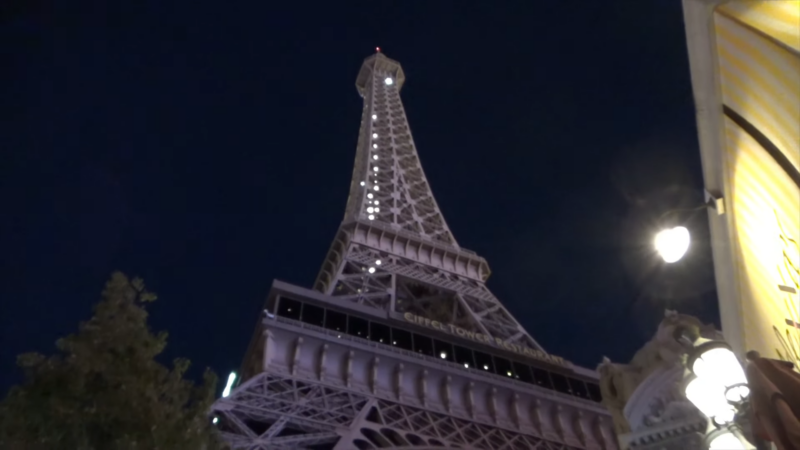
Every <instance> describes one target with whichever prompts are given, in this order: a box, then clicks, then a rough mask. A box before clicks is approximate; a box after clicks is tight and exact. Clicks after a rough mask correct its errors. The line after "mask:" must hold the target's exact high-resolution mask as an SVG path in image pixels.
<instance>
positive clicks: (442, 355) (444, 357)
mask: <svg viewBox="0 0 800 450" xmlns="http://www.w3.org/2000/svg"><path fill="white" fill-rule="evenodd" d="M439 356H440V357H441V358H442V359H447V353H445V352H442V353H439Z"/></svg>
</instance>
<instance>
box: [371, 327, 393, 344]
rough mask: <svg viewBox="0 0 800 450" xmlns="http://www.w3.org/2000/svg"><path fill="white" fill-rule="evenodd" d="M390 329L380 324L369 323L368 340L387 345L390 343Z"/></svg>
mask: <svg viewBox="0 0 800 450" xmlns="http://www.w3.org/2000/svg"><path fill="white" fill-rule="evenodd" d="M391 330H392V329H391V328H389V327H388V326H386V325H383V324H381V323H375V322H370V323H369V340H370V341H373V342H377V343H379V344H387V345H389V344H390V343H391V342H392V331H391Z"/></svg>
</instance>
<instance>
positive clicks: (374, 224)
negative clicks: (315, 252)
mask: <svg viewBox="0 0 800 450" xmlns="http://www.w3.org/2000/svg"><path fill="white" fill-rule="evenodd" d="M404 83H405V73H404V72H403V68H402V66H401V65H400V63H398V62H397V61H395V60H393V59H390V58H388V57H386V55H384V54H383V53H380V52H376V53H375V54H373V55H371V56H369V57H368V58H366V59H365V60H364V63H363V64H362V65H361V70H360V71H359V72H358V76H357V78H356V89H357V90H358V92H359V94H360V95H361V97H362V98H363V99H364V108H363V110H362V115H361V129H360V132H359V137H358V144H357V149H356V160H355V166H354V169H353V178H352V181H351V183H350V195H349V198H348V201H347V207H346V208H345V216H344V220H343V221H342V225H341V226H340V228H339V232H338V233H337V236H336V239H335V240H334V243H333V245H332V246H331V249H330V251H329V253H328V256H327V258H326V260H325V262H324V264H323V267H322V270H321V271H320V274H319V276H318V277H317V281H316V283H315V286H314V288H315V289H316V290H318V291H321V292H323V293H326V294H329V295H333V296H336V297H339V298H340V299H341V300H342V301H349V302H356V303H359V304H362V305H365V306H368V307H372V308H375V309H378V310H379V311H381V312H382V313H384V314H387V315H389V316H392V315H395V314H399V315H400V316H402V315H403V314H404V313H406V312H410V313H412V314H418V315H422V316H424V317H429V318H431V319H432V320H436V321H439V322H442V323H448V324H453V325H455V326H458V327H461V328H464V329H468V330H473V331H474V332H479V333H482V334H485V335H487V336H491V337H492V339H499V340H501V341H502V342H509V343H513V344H518V345H521V346H524V347H530V348H535V349H538V350H541V347H540V346H539V345H538V344H537V343H536V341H535V340H534V339H533V338H532V337H530V335H529V334H528V333H527V332H526V331H525V330H524V329H523V328H522V327H521V326H520V325H519V323H517V321H516V320H515V319H514V318H513V317H512V316H511V314H510V313H509V312H508V311H507V310H506V309H505V308H504V307H503V305H502V304H501V303H500V302H499V301H498V300H497V298H495V297H494V295H492V293H491V292H490V291H489V290H488V289H487V288H486V286H485V284H484V282H485V281H486V279H487V278H488V276H489V273H490V271H489V266H488V264H487V263H486V260H485V259H483V258H481V257H480V256H478V255H477V254H475V253H474V252H471V251H469V250H465V249H463V248H461V247H460V246H459V245H458V243H457V242H456V239H455V237H454V236H453V234H452V232H451V231H450V228H449V227H448V226H447V222H446V221H445V219H444V216H443V215H442V212H441V211H440V209H439V206H438V204H437V203H436V200H435V198H434V196H433V192H432V191H431V188H430V184H429V183H428V180H427V178H426V177H425V173H424V171H423V170H422V165H421V164H420V160H419V155H418V154H417V148H416V146H415V144H414V139H413V138H412V136H411V130H410V128H409V126H408V119H407V118H406V113H405V110H404V108H403V103H402V101H401V100H400V90H401V89H402V87H403V85H404Z"/></svg>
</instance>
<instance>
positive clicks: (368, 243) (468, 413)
mask: <svg viewBox="0 0 800 450" xmlns="http://www.w3.org/2000/svg"><path fill="white" fill-rule="evenodd" d="M404 82H405V75H404V73H403V69H402V67H401V66H400V64H399V63H397V62H396V61H394V60H391V59H389V58H387V57H386V56H384V55H383V54H381V53H380V52H378V53H376V54H374V55H372V56H370V57H369V58H367V59H366V60H365V61H364V63H363V65H362V67H361V70H360V72H359V74H358V77H357V80H356V88H357V89H358V92H359V94H360V95H361V96H362V98H363V99H364V108H363V111H362V114H361V130H360V133H359V138H358V146H357V151H356V161H355V168H354V171H353V178H352V182H351V186H350V196H349V199H348V201H347V206H346V209H345V217H344V220H343V222H342V224H341V226H340V228H339V231H338V234H337V236H336V239H335V240H334V243H333V245H332V246H331V248H330V251H329V252H328V255H327V258H326V259H325V261H324V263H323V266H322V270H321V271H320V274H319V276H318V278H317V281H316V283H315V285H314V289H306V288H302V287H298V286H293V285H289V284H286V283H282V282H280V281H275V282H274V283H273V286H272V290H271V291H270V293H269V297H268V299H267V302H266V306H265V309H264V316H263V318H262V320H260V321H259V324H258V327H257V329H256V332H255V334H254V337H253V339H252V341H251V344H250V347H249V349H248V351H247V354H246V356H245V361H244V363H243V367H242V369H241V377H240V379H241V380H242V381H241V382H240V384H239V385H238V386H236V387H235V389H233V391H232V392H231V394H230V395H229V396H228V397H225V398H222V399H220V400H219V401H217V402H216V403H215V405H214V407H213V411H212V413H213V414H214V416H215V418H216V421H217V422H216V423H217V425H218V427H219V430H220V432H221V433H222V435H223V437H224V438H225V439H226V440H227V441H228V442H230V443H231V444H232V446H233V447H234V448H248V449H260V448H263V449H270V450H273V449H282V448H285V449H298V448H309V449H311V448H313V449H322V448H328V449H337V450H339V449H347V450H350V449H372V448H463V449H492V450H499V449H533V448H535V449H549V450H566V449H616V448H617V443H616V437H615V436H614V431H613V426H612V421H611V417H610V415H609V413H608V411H607V410H606V409H605V408H604V407H603V405H602V404H600V389H599V385H598V375H597V373H596V372H594V371H591V370H587V369H584V368H581V367H577V366H575V365H573V364H571V363H570V362H569V361H566V360H564V359H563V358H560V357H557V356H555V355H550V354H548V353H547V352H546V351H545V350H544V349H543V348H542V347H541V346H540V345H539V344H538V343H537V342H536V341H535V340H534V339H533V337H532V336H531V335H530V334H528V332H527V331H526V330H525V329H523V327H522V326H520V324H519V323H518V322H517V321H516V320H515V319H514V317H513V316H512V315H511V314H510V313H509V312H508V311H507V310H506V309H505V307H504V306H503V305H502V304H501V303H500V301H499V300H498V299H497V298H496V297H495V296H494V295H493V294H492V293H491V292H490V291H489V290H488V289H487V287H486V285H485V282H486V279H487V278H488V276H489V267H488V264H487V263H486V261H485V260H484V259H483V258H481V257H480V256H478V255H477V254H475V253H474V252H472V251H469V250H467V249H464V248H463V247H461V246H459V244H458V243H457V242H456V240H455V238H454V236H453V234H452V233H451V231H450V229H449V227H448V226H447V223H446V222H445V220H444V217H443V216H442V213H441V212H440V210H439V208H438V206H437V204H436V201H435V199H434V197H433V194H432V191H431V189H430V186H429V184H428V181H427V179H426V177H425V174H424V172H423V170H422V167H421V165H420V161H419V157H418V155H417V149H416V147H415V145H414V141H413V139H412V136H411V132H410V130H409V125H408V121H407V118H406V115H405V111H404V109H403V105H402V102H401V100H400V89H401V88H402V86H403V84H404Z"/></svg>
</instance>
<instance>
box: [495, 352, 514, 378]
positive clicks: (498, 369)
mask: <svg viewBox="0 0 800 450" xmlns="http://www.w3.org/2000/svg"><path fill="white" fill-rule="evenodd" d="M494 369H495V373H497V374H498V375H502V376H504V377H511V378H514V369H513V368H512V367H511V361H509V360H507V359H505V358H498V357H497V356H495V357H494Z"/></svg>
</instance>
